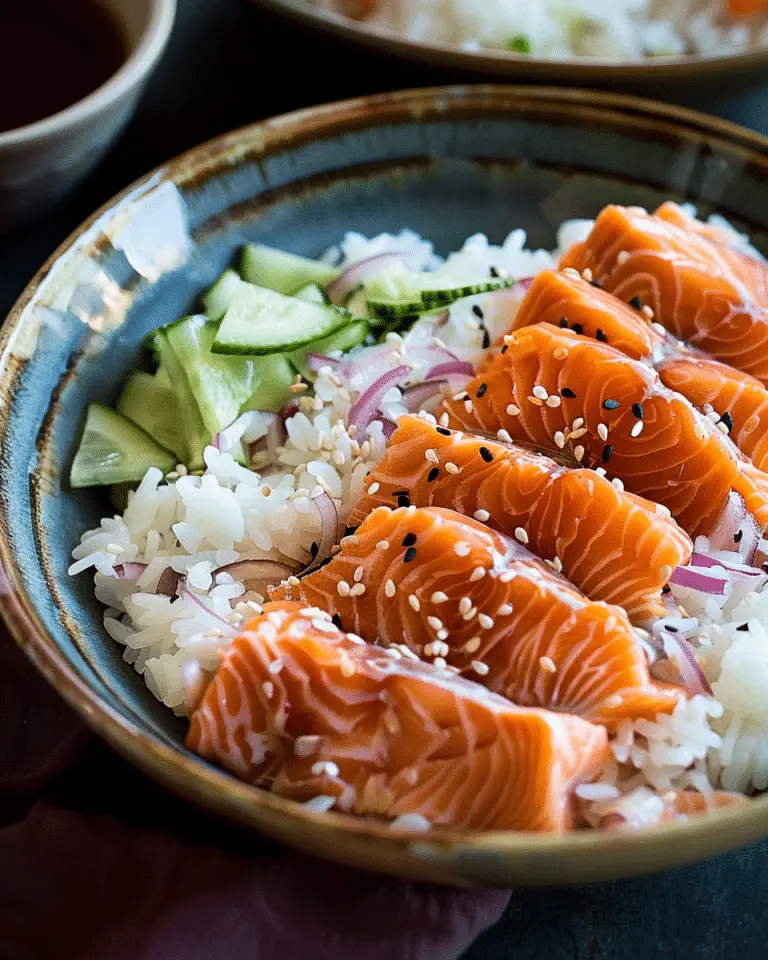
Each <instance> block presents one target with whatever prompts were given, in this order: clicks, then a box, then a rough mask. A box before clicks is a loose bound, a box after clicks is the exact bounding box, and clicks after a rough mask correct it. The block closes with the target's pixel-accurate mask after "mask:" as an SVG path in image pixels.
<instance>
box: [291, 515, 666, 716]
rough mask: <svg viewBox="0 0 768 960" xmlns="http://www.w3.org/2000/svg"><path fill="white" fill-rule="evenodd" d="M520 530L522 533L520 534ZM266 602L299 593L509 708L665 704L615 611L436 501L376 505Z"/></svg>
mask: <svg viewBox="0 0 768 960" xmlns="http://www.w3.org/2000/svg"><path fill="white" fill-rule="evenodd" d="M521 534H522V532H521ZM273 597H274V598H275V599H291V600H294V599H300V600H302V601H304V602H305V603H308V604H310V605H312V606H314V607H319V608H321V609H323V610H327V611H328V612H329V613H332V614H333V616H334V618H336V622H337V623H340V624H341V626H342V627H344V628H345V629H347V630H352V631H354V632H355V633H357V634H359V635H360V636H361V637H362V638H363V639H364V640H366V641H368V642H369V643H376V644H379V645H381V646H383V647H393V646H394V647H395V648H398V645H400V644H405V645H406V647H407V649H408V650H410V651H411V652H413V653H415V654H416V655H417V656H421V657H429V658H431V659H433V660H434V661H435V662H436V663H438V664H439V665H442V664H444V663H447V664H448V665H449V667H451V668H455V669H457V670H459V671H462V672H466V673H467V674H468V675H470V676H472V677H473V678H474V679H478V680H480V682H481V683H483V684H484V685H485V686H487V687H488V689H490V690H492V691H493V692H494V693H501V694H503V695H504V696H506V697H508V698H509V699H510V700H512V701H513V702H514V703H518V704H522V705H524V706H536V707H545V708H547V709H551V710H559V711H564V712H566V713H573V714H576V715H578V716H580V717H584V718H585V719H587V720H590V721H592V722H595V723H604V724H606V725H607V726H609V727H610V728H613V727H615V725H616V723H617V722H618V721H620V720H621V719H622V718H624V717H638V716H643V717H654V716H656V715H657V714H658V713H663V712H669V711H670V710H672V709H673V707H674V705H675V703H676V702H677V700H678V697H679V695H680V690H679V689H678V688H677V687H673V686H670V685H665V684H658V683H655V682H654V681H653V680H651V678H650V676H649V673H648V664H647V660H646V656H645V653H644V651H643V649H642V647H641V645H640V642H639V641H638V639H637V637H636V635H635V634H634V632H633V630H632V627H631V626H630V623H629V621H628V620H627V616H626V614H625V613H624V611H623V610H622V609H621V608H620V607H616V606H610V605H608V604H606V603H600V602H591V601H589V600H588V599H587V598H586V597H584V595H583V594H581V593H579V591H578V590H576V589H575V587H573V586H572V585H571V584H570V583H568V581H567V580H565V579H563V578H562V577H561V576H560V575H559V574H557V573H555V572H554V571H553V570H552V569H551V568H550V567H549V566H547V564H545V563H543V562H542V561H541V560H539V559H538V558H537V557H534V556H533V554H531V553H530V552H529V551H528V550H526V549H525V547H523V546H522V545H521V544H519V543H517V542H515V541H513V540H510V539H509V538H507V537H505V536H503V535H502V534H500V533H497V532H496V531H495V530H491V529H489V528H488V527H486V526H484V525H483V524H481V523H479V522H478V521H477V520H472V519H470V518H469V517H462V516H460V515H459V514H457V513H455V512H454V511H452V510H445V509H442V508H440V507H424V508H418V509H417V508H416V507H414V506H411V507H401V508H399V509H397V510H389V509H388V508H386V507H378V508H377V509H376V510H374V511H373V512H372V513H371V514H370V515H369V516H368V517H367V518H366V519H365V520H364V521H363V523H362V524H361V525H360V526H359V527H358V529H357V532H356V533H355V535H354V536H351V537H346V538H345V539H344V540H343V541H342V547H341V551H340V552H339V553H337V554H336V555H335V556H334V557H333V558H332V559H331V560H330V562H329V563H327V564H326V565H325V566H324V567H322V568H320V569H319V570H317V571H315V572H313V573H311V574H309V575H307V576H305V577H303V578H302V579H301V580H300V582H299V585H298V586H293V587H292V586H290V585H288V584H287V583H286V584H285V585H284V586H282V587H281V588H279V589H278V590H277V591H276V592H275V593H274V594H273Z"/></svg>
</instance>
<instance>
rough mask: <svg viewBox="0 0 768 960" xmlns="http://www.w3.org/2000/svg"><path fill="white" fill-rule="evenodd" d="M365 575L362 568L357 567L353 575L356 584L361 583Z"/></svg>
mask: <svg viewBox="0 0 768 960" xmlns="http://www.w3.org/2000/svg"><path fill="white" fill-rule="evenodd" d="M363 573H364V571H363V568H362V566H357V567H355V572H354V573H353V574H352V578H353V580H354V581H355V583H360V581H361V580H362V579H363Z"/></svg>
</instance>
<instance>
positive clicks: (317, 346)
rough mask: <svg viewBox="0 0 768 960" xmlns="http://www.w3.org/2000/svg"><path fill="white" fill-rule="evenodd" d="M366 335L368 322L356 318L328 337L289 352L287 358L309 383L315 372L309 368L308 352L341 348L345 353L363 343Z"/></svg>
mask: <svg viewBox="0 0 768 960" xmlns="http://www.w3.org/2000/svg"><path fill="white" fill-rule="evenodd" d="M367 336H368V324H367V323H366V322H365V320H356V321H355V322H354V323H350V324H348V325H347V326H346V327H342V328H341V330H337V331H336V333H332V334H331V335H330V336H329V337H324V338H323V339H322V340H315V341H314V342H313V343H310V344H309V345H308V346H306V347H302V349H301V350H295V351H294V352H293V353H291V354H289V359H290V361H291V363H292V364H293V365H294V367H295V368H296V369H297V370H298V371H299V373H300V374H301V375H302V377H304V379H305V380H307V381H309V382H310V383H311V382H312V381H313V380H314V379H315V373H314V371H312V370H311V369H310V367H309V362H308V360H307V357H308V355H309V354H310V353H321V354H328V353H331V352H332V351H333V350H341V351H342V353H346V352H347V351H348V350H351V349H352V348H353V347H356V346H358V345H359V344H361V343H363V342H364V341H365V338H366V337H367Z"/></svg>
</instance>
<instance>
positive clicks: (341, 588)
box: [336, 580, 350, 597]
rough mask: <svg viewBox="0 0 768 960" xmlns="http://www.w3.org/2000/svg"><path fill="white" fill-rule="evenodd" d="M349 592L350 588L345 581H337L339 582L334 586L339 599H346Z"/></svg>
mask: <svg viewBox="0 0 768 960" xmlns="http://www.w3.org/2000/svg"><path fill="white" fill-rule="evenodd" d="M349 591H350V586H349V584H348V583H347V581H346V580H339V582H338V583H337V584H336V593H338V595H339V596H340V597H348V596H349Z"/></svg>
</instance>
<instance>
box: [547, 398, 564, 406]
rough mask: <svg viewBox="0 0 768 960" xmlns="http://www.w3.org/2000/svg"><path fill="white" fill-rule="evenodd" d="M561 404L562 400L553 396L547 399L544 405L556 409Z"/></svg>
mask: <svg viewBox="0 0 768 960" xmlns="http://www.w3.org/2000/svg"><path fill="white" fill-rule="evenodd" d="M561 403H562V400H561V399H560V397H558V396H555V395H553V396H551V397H547V400H546V404H547V406H548V407H553V408H556V407H559V406H560V404H561Z"/></svg>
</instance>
